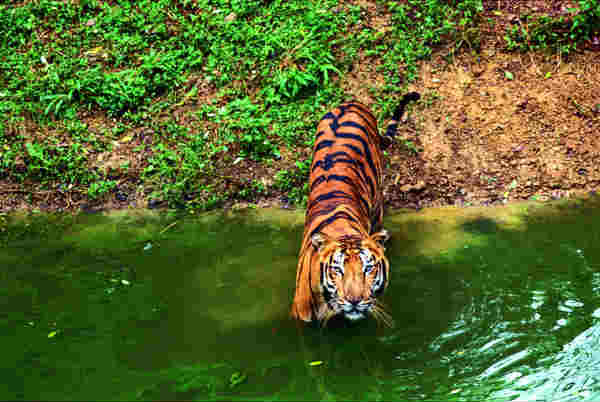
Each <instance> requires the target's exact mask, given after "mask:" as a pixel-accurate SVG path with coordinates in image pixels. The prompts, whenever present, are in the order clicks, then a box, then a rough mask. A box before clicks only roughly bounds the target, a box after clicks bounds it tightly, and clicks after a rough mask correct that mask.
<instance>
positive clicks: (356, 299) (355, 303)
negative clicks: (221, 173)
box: [348, 297, 361, 307]
mask: <svg viewBox="0 0 600 402" xmlns="http://www.w3.org/2000/svg"><path fill="white" fill-rule="evenodd" d="M360 301H361V300H360V297H350V298H348V302H349V303H350V304H351V305H352V306H353V307H356V306H358V303H360Z"/></svg>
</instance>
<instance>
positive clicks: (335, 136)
mask: <svg viewBox="0 0 600 402" xmlns="http://www.w3.org/2000/svg"><path fill="white" fill-rule="evenodd" d="M416 99H418V94H416V93H410V94H407V95H405V96H404V97H403V98H402V101H401V102H400V105H399V106H398V108H397V109H396V112H395V113H394V119H393V120H392V122H391V123H390V125H389V126H388V130H387V132H386V136H385V137H384V136H381V135H379V132H378V130H377V120H376V119H375V117H374V116H373V114H372V113H371V112H370V111H369V109H368V108H367V107H366V106H365V105H363V104H361V103H358V102H348V103H344V104H342V105H340V106H338V107H337V108H335V109H334V110H333V111H331V112H329V113H327V114H326V115H325V116H324V117H323V118H322V119H321V121H320V122H319V124H318V126H317V134H316V140H315V145H314V148H313V162H312V165H311V171H310V177H309V187H310V193H309V198H308V205H307V210H306V218H305V225H304V235H303V239H302V244H301V248H300V256H299V261H298V268H297V272H296V290H295V294H294V300H293V303H292V309H291V315H292V317H293V318H295V319H298V320H302V321H306V322H310V321H313V320H317V321H320V322H321V323H322V325H325V324H326V323H327V321H328V320H329V319H330V318H332V317H333V316H336V315H338V314H342V315H343V316H344V317H345V318H346V319H349V320H352V321H354V320H358V319H362V318H365V317H366V316H368V315H370V316H373V317H374V318H376V319H377V320H378V321H381V322H383V323H385V324H387V325H391V324H392V320H391V316H390V315H389V314H388V313H387V312H386V311H385V310H384V308H383V305H382V304H381V303H380V302H379V301H378V299H377V297H378V296H380V295H381V294H382V293H383V291H384V290H385V288H386V287H387V285H388V282H389V274H390V266H389V262H388V260H387V258H386V257H385V255H384V251H385V248H384V246H383V243H384V242H385V240H387V238H388V234H387V232H386V231H385V230H383V228H382V223H383V222H382V221H383V209H384V208H383V192H382V177H383V149H384V148H385V147H386V146H387V145H389V143H391V138H392V137H393V136H394V134H395V130H396V125H397V120H399V118H400V116H401V114H402V112H403V110H404V107H405V105H406V104H407V103H408V102H410V101H411V100H416Z"/></svg>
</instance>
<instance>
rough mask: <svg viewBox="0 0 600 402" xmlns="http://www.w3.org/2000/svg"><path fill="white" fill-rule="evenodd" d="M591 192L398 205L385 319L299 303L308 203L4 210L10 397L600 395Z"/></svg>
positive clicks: (0, 263) (2, 312)
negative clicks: (319, 310) (380, 322)
mask: <svg viewBox="0 0 600 402" xmlns="http://www.w3.org/2000/svg"><path fill="white" fill-rule="evenodd" d="M599 204H600V203H599V202H598V200H596V199H591V200H587V201H578V202H571V203H562V204H556V205H553V206H547V205H546V206H540V205H539V204H519V205H513V206H511V207H505V208H495V209H492V208H481V209H479V208H468V209H462V210H461V209H455V208H443V209H431V210H427V211H424V212H421V213H402V212H399V213H396V214H394V215H391V216H388V217H387V218H386V227H387V229H388V230H389V231H390V232H391V233H392V236H393V237H392V240H390V243H389V245H388V255H389V257H390V260H391V265H392V270H393V271H392V283H391V285H390V287H389V288H388V291H387V294H386V298H385V301H386V303H387V304H388V306H389V307H390V310H391V311H392V314H393V317H394V319H395V321H396V327H395V328H393V329H386V328H378V327H377V325H376V324H375V323H374V322H372V321H366V322H362V323H360V324H359V325H343V324H342V323H338V324H340V325H334V326H333V327H332V328H328V329H326V330H320V329H318V328H298V327H297V326H296V325H295V324H294V323H293V322H290V321H289V320H288V318H287V314H288V310H289V304H290V301H291V297H292V294H293V286H294V279H295V268H296V258H297V252H298V246H299V243H300V237H301V232H302V221H303V219H302V218H303V217H302V213H301V212H283V211H259V212H256V213H246V214H238V215H226V214H215V213H213V214H207V215H203V216H201V217H188V218H185V219H184V218H177V217H167V216H156V215H150V214H140V213H130V214H129V215H127V214H123V213H118V214H112V215H110V216H106V215H81V216H74V217H66V216H54V215H52V216H41V215H33V216H29V217H25V218H17V217H10V218H3V221H2V222H1V223H0V228H1V230H0V241H1V245H0V275H1V278H2V283H3V286H2V290H1V291H0V328H1V330H0V340H1V345H2V346H1V347H2V356H3V359H2V365H1V366H0V367H1V369H2V377H3V381H2V382H1V384H2V385H1V386H0V399H3V400H6V399H10V400H13V399H20V400H23V399H25V400H31V399H38V400H75V399H77V400H114V399H117V400H124V399H127V400H132V399H138V400H193V399H196V400H210V399H212V400H257V399H258V400H264V399H269V400H316V399H319V400H367V399H368V400H410V399H414V400H465V401H472V400H483V399H485V400H498V401H501V400H519V401H534V400H536V401H538V400H541V401H545V400H547V401H551V400H561V401H564V400H574V401H575V400H577V401H581V400H590V401H592V400H599V399H600V384H599V383H598V380H597V379H598V378H600V352H598V350H600V348H599V346H600V345H598V343H599V342H600V341H599V340H600V294H599V290H600V247H598V244H600V229H599V224H600V209H599V208H598V207H599V206H600V205H599ZM311 362H312V364H313V365H311ZM314 362H320V363H314Z"/></svg>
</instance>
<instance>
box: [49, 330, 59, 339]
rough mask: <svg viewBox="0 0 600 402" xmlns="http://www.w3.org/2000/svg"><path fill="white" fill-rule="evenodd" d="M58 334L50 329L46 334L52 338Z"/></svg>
mask: <svg viewBox="0 0 600 402" xmlns="http://www.w3.org/2000/svg"><path fill="white" fill-rule="evenodd" d="M56 334H58V331H52V332H50V333H49V334H48V338H54V337H55V336H56Z"/></svg>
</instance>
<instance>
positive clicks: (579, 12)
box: [505, 0, 600, 54]
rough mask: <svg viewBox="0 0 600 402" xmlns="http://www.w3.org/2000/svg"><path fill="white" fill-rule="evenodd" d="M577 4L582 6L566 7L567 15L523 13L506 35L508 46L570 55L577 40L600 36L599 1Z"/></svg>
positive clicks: (582, 0) (514, 48)
mask: <svg viewBox="0 0 600 402" xmlns="http://www.w3.org/2000/svg"><path fill="white" fill-rule="evenodd" d="M578 4H579V8H571V9H569V10H567V11H568V13H569V14H568V15H562V16H559V17H551V16H548V15H541V16H524V17H523V18H522V22H520V23H519V24H518V25H515V26H513V27H512V28H511V29H510V30H509V31H508V32H507V34H506V36H505V40H506V43H507V47H508V49H509V50H518V51H529V50H549V51H553V52H558V53H561V54H568V53H570V52H572V51H574V50H576V49H577V45H578V43H581V42H582V41H585V40H590V39H592V36H593V35H600V1H599V0H579V2H578Z"/></svg>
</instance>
